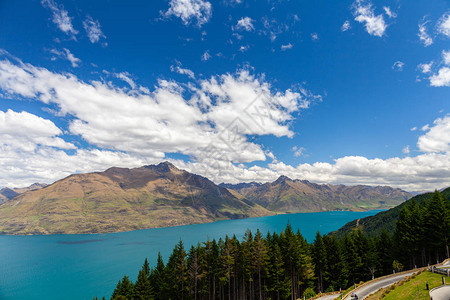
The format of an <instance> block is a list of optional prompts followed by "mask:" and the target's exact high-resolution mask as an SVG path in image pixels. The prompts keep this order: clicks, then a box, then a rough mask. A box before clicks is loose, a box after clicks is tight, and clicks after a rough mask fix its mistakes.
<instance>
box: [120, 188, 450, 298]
mask: <svg viewBox="0 0 450 300" xmlns="http://www.w3.org/2000/svg"><path fill="white" fill-rule="evenodd" d="M422 200H423V201H420V202H419V201H414V200H413V201H409V202H408V203H407V204H406V205H403V206H402V208H401V210H400V212H399V217H398V220H397V223H396V228H395V230H394V235H393V236H391V235H390V234H389V233H388V232H387V231H382V232H381V234H380V235H379V236H375V237H373V236H367V235H366V234H365V233H364V232H363V231H362V230H361V229H356V230H352V231H351V232H349V233H346V234H345V235H344V236H343V237H342V238H338V237H336V236H335V235H326V236H322V235H321V234H320V233H317V235H316V239H315V241H314V242H313V243H312V244H308V243H307V242H306V240H305V239H304V238H303V236H302V235H301V234H300V232H299V231H297V233H294V231H293V229H292V226H291V225H290V224H288V225H287V226H286V228H285V230H283V231H281V232H280V233H272V234H271V233H268V234H267V236H266V237H265V238H264V237H263V236H262V235H261V232H260V231H259V230H258V231H257V232H256V234H255V235H253V234H252V232H251V231H247V232H246V233H245V235H244V237H243V239H242V241H239V240H238V239H237V238H236V237H235V236H233V237H232V238H230V237H229V236H226V237H225V239H220V240H219V241H218V242H216V241H215V240H212V241H210V240H208V241H207V242H205V243H203V244H198V245H197V246H191V248H190V250H189V253H186V251H185V250H184V246H183V242H182V241H180V242H179V243H177V245H176V246H175V248H174V249H173V252H172V254H171V255H170V257H169V260H168V262H167V265H165V264H164V261H163V259H162V257H161V255H158V260H157V264H156V267H155V268H153V269H151V270H150V267H149V264H148V262H147V260H145V262H144V265H143V266H142V269H141V270H140V271H139V275H138V278H137V281H136V284H133V283H132V282H131V281H130V280H129V279H128V277H127V276H125V277H124V278H123V279H122V280H120V281H119V283H118V284H117V287H116V289H115V290H114V293H113V296H112V299H195V300H197V299H299V298H303V297H306V298H308V297H312V296H313V295H315V294H316V292H324V291H333V290H340V289H342V290H345V289H347V288H348V286H350V285H353V283H359V282H360V281H368V280H371V279H373V278H374V277H378V276H382V275H387V274H391V273H392V272H393V270H395V271H397V272H398V271H400V270H402V269H410V268H413V267H415V266H417V267H420V266H426V265H427V264H428V263H430V264H431V263H435V262H436V261H442V260H443V259H444V258H446V257H447V256H448V253H447V251H448V239H449V231H450V229H449V208H450V205H449V203H448V201H446V200H445V198H444V197H442V195H441V194H440V193H439V192H435V193H434V194H433V195H432V196H431V197H430V198H429V200H426V199H422Z"/></svg>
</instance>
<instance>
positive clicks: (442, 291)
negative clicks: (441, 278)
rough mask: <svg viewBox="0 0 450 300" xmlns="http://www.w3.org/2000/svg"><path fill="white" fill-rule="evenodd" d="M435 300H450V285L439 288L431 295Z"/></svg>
mask: <svg viewBox="0 0 450 300" xmlns="http://www.w3.org/2000/svg"><path fill="white" fill-rule="evenodd" d="M430 296H431V297H432V299H433V300H449V299H450V285H446V286H445V287H441V288H438V289H436V290H434V291H432V292H431V293H430Z"/></svg>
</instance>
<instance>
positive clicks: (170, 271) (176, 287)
mask: <svg viewBox="0 0 450 300" xmlns="http://www.w3.org/2000/svg"><path fill="white" fill-rule="evenodd" d="M166 268H167V281H168V284H170V289H169V298H175V299H182V300H183V299H184V297H185V295H186V292H187V279H188V273H187V262H186V251H185V250H184V245H183V241H181V240H180V241H179V242H178V243H177V244H176V246H175V248H174V249H173V251H172V254H171V255H170V258H169V261H168V263H167V266H166Z"/></svg>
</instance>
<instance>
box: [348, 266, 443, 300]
mask: <svg viewBox="0 0 450 300" xmlns="http://www.w3.org/2000/svg"><path fill="white" fill-rule="evenodd" d="M415 272H417V271H411V272H408V273H406V274H401V275H397V276H392V277H388V278H385V279H381V280H377V281H375V282H373V283H369V284H367V285H365V286H363V287H361V288H360V289H358V290H356V294H357V295H358V298H359V299H364V298H365V297H367V296H369V295H370V294H373V293H375V292H376V291H378V290H379V289H381V288H385V287H388V286H390V285H392V284H394V283H396V282H397V281H400V280H403V279H404V278H405V277H406V276H411V275H412V274H414V273H415ZM350 295H351V293H350ZM350 295H349V296H348V297H347V298H345V299H350ZM446 300H448V299H446Z"/></svg>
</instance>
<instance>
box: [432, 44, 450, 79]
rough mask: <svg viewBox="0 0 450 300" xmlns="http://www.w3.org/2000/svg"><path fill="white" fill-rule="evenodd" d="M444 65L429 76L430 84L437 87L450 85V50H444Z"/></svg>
mask: <svg viewBox="0 0 450 300" xmlns="http://www.w3.org/2000/svg"><path fill="white" fill-rule="evenodd" d="M442 64H444V66H442V67H441V68H440V69H439V70H438V72H437V73H434V74H433V75H431V76H430V77H429V80H430V85H431V86H435V87H443V86H450V67H448V66H450V50H448V51H445V50H444V51H442Z"/></svg>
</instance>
